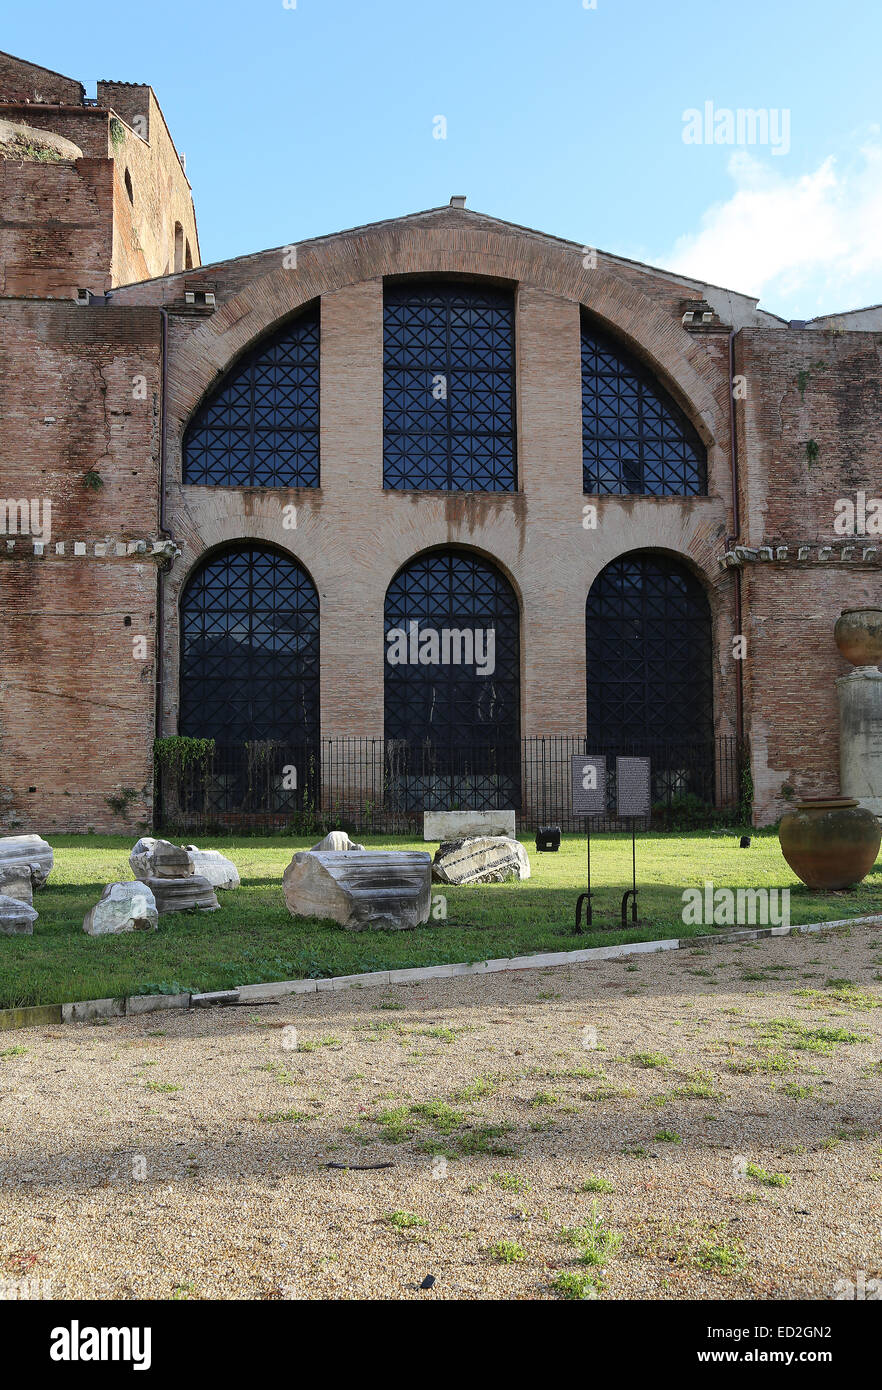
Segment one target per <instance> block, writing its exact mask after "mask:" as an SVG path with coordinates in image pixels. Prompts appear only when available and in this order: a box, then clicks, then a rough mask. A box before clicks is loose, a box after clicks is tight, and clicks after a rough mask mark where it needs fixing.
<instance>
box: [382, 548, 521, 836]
mask: <svg viewBox="0 0 882 1390" xmlns="http://www.w3.org/2000/svg"><path fill="white" fill-rule="evenodd" d="M385 642H386V650H385V654H384V656H385V666H386V673H385V732H386V750H387V761H388V763H389V767H388V785H389V786H390V788H391V789H392V791H393V794H394V795H396V796H397V797H398V798H399V804H400V807H401V809H403V810H410V809H414V808H416V809H426V810H455V809H457V808H458V807H459V808H462V809H470V810H474V809H477V810H496V809H499V808H501V807H508V806H517V805H518V804H519V796H520V792H519V788H520V617H519V608H518V600H517V596H516V594H515V592H514V590H513V589H512V587H511V585H510V584H509V582H508V580H507V579H506V577H505V575H503V574H502V572H501V571H500V570H499V569H498V568H497V566H496V565H494V564H493V563H492V562H491V561H490V560H486V559H484V558H483V557H482V556H478V555H473V554H470V553H469V552H466V551H460V550H433V551H428V552H426V553H425V554H423V555H418V556H417V557H416V558H415V559H413V560H411V561H410V562H409V563H408V564H407V565H405V566H404V568H403V569H402V570H400V571H399V572H398V574H397V575H396V576H395V578H394V579H393V580H392V583H391V584H390V585H389V588H388V590H387V592H386V604H385Z"/></svg>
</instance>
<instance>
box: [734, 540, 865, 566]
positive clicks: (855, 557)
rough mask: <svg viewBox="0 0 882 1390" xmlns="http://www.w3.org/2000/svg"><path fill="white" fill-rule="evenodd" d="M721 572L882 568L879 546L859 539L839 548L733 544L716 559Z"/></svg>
mask: <svg viewBox="0 0 882 1390" xmlns="http://www.w3.org/2000/svg"><path fill="white" fill-rule="evenodd" d="M717 563H718V564H719V566H720V569H741V568H743V566H744V565H758V564H767V565H768V564H772V565H788V566H793V565H805V564H818V563H821V564H834V565H838V564H855V565H870V566H872V567H874V568H879V567H882V546H876V545H866V544H863V543H862V542H861V541H860V540H858V541H854V542H846V543H845V544H842V545H822V544H820V543H819V542H818V541H800V542H797V543H796V544H794V545H789V544H788V545H760V546H749V545H736V546H733V547H732V549H731V550H727V551H725V553H724V554H723V555H721V556H719V557H718V560H717Z"/></svg>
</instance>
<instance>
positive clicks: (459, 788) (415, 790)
mask: <svg viewBox="0 0 882 1390" xmlns="http://www.w3.org/2000/svg"><path fill="white" fill-rule="evenodd" d="M580 753H603V754H605V755H606V758H607V767H608V771H609V778H608V787H607V791H608V798H609V800H608V806H609V815H608V816H607V817H606V818H605V819H600V818H598V819H593V820H592V829H596V830H610V829H616V828H620V827H621V822H619V821H617V820H616V819H615V815H614V811H615V792H616V786H615V759H616V757H617V756H643V757H648V758H649V759H650V765H651V776H652V800H653V823H654V824H656V825H659V826H674V825H676V826H684V825H689V824H696V825H699V824H706V823H708V821H710V820H712V819H714V818H720V819H723V818H727V819H735V818H737V817H738V815H739V808H740V802H741V782H742V779H741V774H742V768H743V766H744V756H745V750H744V749H743V747H742V746H740V745H739V743H738V741H737V740H736V739H735V738H731V737H727V738H717V739H714V740H711V741H707V742H700V743H685V742H680V743H665V742H628V743H626V742H622V743H616V744H609V743H607V744H604V743H596V742H595V741H594V740H592V739H588V738H586V737H584V736H583V735H573V736H563V735H561V736H553V737H550V738H535V737H534V738H525V739H521V740H519V741H518V742H512V743H508V744H502V745H499V744H497V745H495V746H493V747H489V746H484V747H481V746H469V745H466V744H463V745H458V746H455V747H450V746H443V747H439V746H438V745H436V744H432V743H429V742H424V743H407V742H405V741H403V740H398V739H388V740H387V739H379V738H376V739H375V738H331V739H320V740H316V741H315V742H313V743H310V744H287V743H275V742H268V743H246V744H237V745H215V747H214V750H213V751H212V752H209V753H207V754H206V756H205V757H204V758H202V759H201V760H196V761H192V762H189V763H187V764H186V765H183V766H182V765H181V764H180V763H163V762H162V761H160V762H159V763H158V764H157V769H156V821H157V825H161V826H162V827H163V828H164V829H167V830H177V831H184V830H188V831H197V830H201V831H203V833H206V832H210V831H212V830H215V829H217V830H220V829H225V828H226V829H235V830H238V831H239V832H240V833H241V832H247V831H249V830H250V831H254V832H255V833H264V832H270V833H272V832H276V833H284V832H286V831H287V832H290V833H292V834H296V833H304V834H311V833H312V832H316V833H318V832H321V833H324V832H325V830H327V829H333V828H337V827H341V828H345V829H347V830H350V831H359V832H362V833H365V834H367V833H371V832H373V833H377V834H399V833H408V832H415V831H420V830H421V827H422V814H423V812H424V811H471V810H481V811H493V810H508V809H513V810H515V811H517V813H518V823H519V829H521V828H522V829H523V830H524V831H532V830H534V829H535V827H536V826H538V825H548V824H558V825H560V826H561V828H562V829H563V830H582V829H584V821H583V820H582V819H581V818H576V817H574V816H573V814H572V810H571V794H570V781H571V778H570V759H571V757H572V756H573V755H574V754H580Z"/></svg>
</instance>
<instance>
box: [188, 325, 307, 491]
mask: <svg viewBox="0 0 882 1390" xmlns="http://www.w3.org/2000/svg"><path fill="white" fill-rule="evenodd" d="M183 455H184V460H183V479H184V482H185V483H214V484H222V485H226V486H227V487H318V485H319V314H318V308H313V309H310V310H308V311H307V312H306V313H304V314H301V315H299V317H298V318H296V319H294V320H293V321H292V322H290V323H287V324H286V325H285V327H284V328H283V329H281V330H280V331H279V332H277V333H274V334H273V335H272V337H270V338H264V339H262V340H261V341H260V342H259V343H258V344H257V346H256V347H253V348H252V349H251V351H250V352H248V353H246V354H245V356H244V357H242V358H240V359H239V361H238V362H237V363H236V364H235V366H234V367H232V368H231V369H230V371H229V372H227V374H226V375H225V376H224V378H223V380H222V381H221V382H220V384H219V385H218V386H217V387H215V389H214V390H213V391H212V392H211V393H210V394H209V395H208V396H207V397H206V399H205V400H204V401H203V402H202V405H201V406H200V407H199V409H198V410H197V412H196V414H195V415H194V417H193V419H192V420H191V421H190V424H189V425H188V427H187V430H186V433H185V435H184V447H183Z"/></svg>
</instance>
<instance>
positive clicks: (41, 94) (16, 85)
mask: <svg viewBox="0 0 882 1390" xmlns="http://www.w3.org/2000/svg"><path fill="white" fill-rule="evenodd" d="M85 95H86V92H85V88H84V87H83V85H82V83H81V82H76V81H75V80H74V79H73V78H72V77H62V75H61V73H59V72H51V71H50V70H49V68H41V67H40V66H39V65H38V64H37V63H26V62H24V61H23V60H22V59H21V58H14V57H13V56H12V54H10V53H0V101H31V102H37V101H51V102H60V103H62V104H64V105H68V106H76V105H78V104H79V103H80V102H81V101H82V99H83V97H84V96H85Z"/></svg>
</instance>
